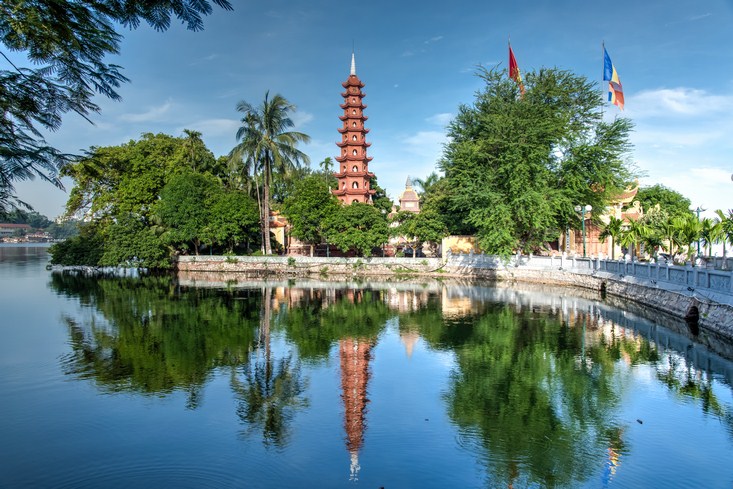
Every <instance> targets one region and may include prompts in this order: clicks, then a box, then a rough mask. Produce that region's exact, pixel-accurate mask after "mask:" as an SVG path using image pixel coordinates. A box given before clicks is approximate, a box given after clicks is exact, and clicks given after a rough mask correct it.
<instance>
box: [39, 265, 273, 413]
mask: <svg viewBox="0 0 733 489" xmlns="http://www.w3.org/2000/svg"><path fill="white" fill-rule="evenodd" d="M51 286H52V287H53V289H54V290H56V291H57V292H58V293H60V294H63V295H66V296H69V297H75V298H77V299H78V300H79V301H80V303H81V304H83V305H86V306H91V307H90V309H89V311H90V313H91V314H90V315H89V318H88V320H86V321H85V322H83V323H80V322H79V321H78V320H76V319H73V318H71V317H66V318H64V322H65V323H66V325H67V326H68V328H69V336H70V343H71V352H70V353H69V354H67V355H65V356H64V357H63V358H62V364H63V368H64V372H65V373H67V374H68V375H72V376H74V377H76V378H79V379H88V380H91V381H94V382H95V383H96V385H97V387H98V388H99V389H101V390H103V391H107V392H119V391H134V392H139V393H142V394H153V395H160V394H168V393H171V392H173V391H175V390H179V391H184V392H187V393H188V401H187V406H188V407H189V408H192V409H195V408H196V407H197V406H198V405H199V403H200V402H201V394H200V391H201V388H202V387H203V386H204V384H205V383H206V381H207V380H208V378H209V376H210V373H211V371H212V370H213V369H215V368H218V367H234V366H237V365H240V364H244V363H246V362H247V361H248V357H249V352H250V351H251V349H252V345H253V340H254V326H255V325H256V320H257V311H258V305H259V302H260V299H259V297H258V295H257V294H254V293H252V291H246V290H245V291H239V292H237V293H234V292H227V291H213V290H204V289H185V288H177V287H175V286H174V285H173V283H172V281H171V280H170V278H168V277H142V278H136V279H131V278H97V279H91V278H88V277H82V276H78V275H74V274H69V273H63V274H60V273H54V274H52V279H51Z"/></svg>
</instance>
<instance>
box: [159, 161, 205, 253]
mask: <svg viewBox="0 0 733 489" xmlns="http://www.w3.org/2000/svg"><path fill="white" fill-rule="evenodd" d="M218 189H219V186H218V182H217V181H216V179H215V178H214V177H212V176H211V175H202V174H199V173H188V172H186V173H180V174H178V175H175V176H173V177H172V178H171V179H170V180H169V181H168V183H166V185H165V187H163V189H162V191H161V192H160V201H159V202H158V203H157V207H156V213H157V215H159V216H160V218H161V220H162V223H163V225H164V226H165V227H166V228H167V229H166V231H165V240H166V241H167V242H168V243H170V244H172V245H173V246H174V247H176V248H178V247H181V246H182V247H183V248H184V249H187V248H188V246H187V244H186V243H190V245H191V248H192V249H193V251H194V253H196V255H198V254H199V249H200V248H201V241H202V238H203V237H204V236H205V234H206V232H205V228H206V226H207V225H208V224H209V222H210V221H211V218H212V212H211V208H210V204H211V202H212V201H213V199H214V195H215V193H216V192H217V190H218Z"/></svg>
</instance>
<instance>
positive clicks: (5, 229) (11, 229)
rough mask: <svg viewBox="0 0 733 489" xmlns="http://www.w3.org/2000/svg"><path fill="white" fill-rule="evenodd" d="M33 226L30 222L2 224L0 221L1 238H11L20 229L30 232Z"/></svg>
mask: <svg viewBox="0 0 733 489" xmlns="http://www.w3.org/2000/svg"><path fill="white" fill-rule="evenodd" d="M31 230H32V228H31V227H30V226H29V225H28V224H2V223H0V238H10V237H12V236H14V235H15V234H16V233H17V232H18V231H24V232H26V233H29V232H30V231H31Z"/></svg>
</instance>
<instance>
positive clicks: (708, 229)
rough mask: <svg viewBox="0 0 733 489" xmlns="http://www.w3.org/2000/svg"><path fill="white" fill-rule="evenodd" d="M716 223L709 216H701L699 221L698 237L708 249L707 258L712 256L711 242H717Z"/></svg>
mask: <svg viewBox="0 0 733 489" xmlns="http://www.w3.org/2000/svg"><path fill="white" fill-rule="evenodd" d="M716 224H717V222H716V221H715V220H713V219H710V218H709V217H703V218H702V221H700V239H701V240H702V244H703V247H704V248H707V249H708V258H711V257H712V256H713V243H717V242H718V237H717V230H716V229H715V227H716Z"/></svg>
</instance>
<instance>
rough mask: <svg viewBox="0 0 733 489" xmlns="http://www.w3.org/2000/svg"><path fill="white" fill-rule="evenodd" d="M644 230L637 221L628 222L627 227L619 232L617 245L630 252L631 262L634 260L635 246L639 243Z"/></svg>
mask: <svg viewBox="0 0 733 489" xmlns="http://www.w3.org/2000/svg"><path fill="white" fill-rule="evenodd" d="M644 233H645V228H644V225H643V224H642V223H640V222H639V221H629V225H628V227H627V228H626V229H624V230H623V231H622V232H621V236H620V239H619V244H620V245H621V246H625V247H627V248H629V249H630V250H631V260H632V261H633V260H634V253H635V250H636V245H637V244H638V243H640V242H641V240H642V237H643V235H644Z"/></svg>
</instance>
